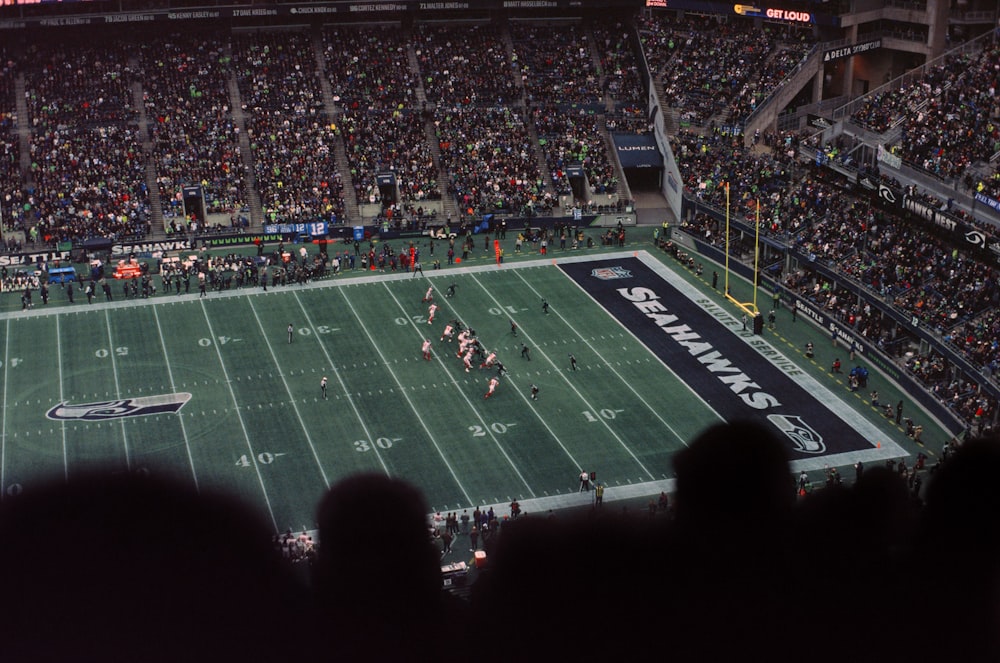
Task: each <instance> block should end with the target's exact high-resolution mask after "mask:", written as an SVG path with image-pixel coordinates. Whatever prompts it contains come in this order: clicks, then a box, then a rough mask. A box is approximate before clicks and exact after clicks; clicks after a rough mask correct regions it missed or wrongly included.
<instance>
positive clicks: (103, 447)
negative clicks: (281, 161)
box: [0, 254, 720, 531]
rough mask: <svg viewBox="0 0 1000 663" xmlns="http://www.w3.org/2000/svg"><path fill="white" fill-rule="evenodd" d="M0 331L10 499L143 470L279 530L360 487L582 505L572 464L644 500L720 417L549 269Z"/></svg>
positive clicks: (377, 284)
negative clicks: (489, 393) (398, 486)
mask: <svg viewBox="0 0 1000 663" xmlns="http://www.w3.org/2000/svg"><path fill="white" fill-rule="evenodd" d="M630 255H631V254H630ZM450 284H455V285H456V294H455V296H454V297H451V298H446V297H445V290H446V288H447V286H448V285H450ZM431 286H432V287H433V288H434V301H435V302H436V303H437V304H438V305H439V307H440V308H439V309H438V311H437V312H436V315H435V319H434V322H433V323H431V324H428V305H427V304H426V303H423V302H422V301H421V300H422V298H423V297H424V294H425V292H426V290H427V288H428V287H431ZM543 300H545V301H547V302H548V303H549V304H550V311H549V313H545V312H544V311H543V310H542V305H541V303H542V301H543ZM455 318H457V319H460V320H461V321H462V322H463V323H464V324H465V325H466V326H469V327H472V328H474V329H475V331H476V333H477V336H478V337H479V339H480V340H481V341H482V342H483V343H484V345H485V346H486V347H487V348H488V349H491V350H495V351H496V352H497V355H498V358H499V359H500V360H501V361H502V362H503V363H504V365H505V366H506V368H507V371H508V374H507V376H505V377H504V378H503V379H502V380H501V383H500V385H499V387H498V388H497V390H496V393H495V395H494V396H493V397H492V398H490V399H484V394H485V393H486V390H487V386H488V381H489V378H490V377H491V376H493V375H495V374H496V371H495V370H492V369H479V368H478V367H477V368H474V369H473V370H472V371H470V372H466V370H465V369H464V367H463V365H462V361H461V360H460V359H458V358H457V357H456V355H455V348H456V346H457V342H455V341H452V342H449V341H441V340H440V336H441V333H442V330H443V327H444V324H445V323H446V322H447V321H449V320H451V319H455ZM512 320H513V321H515V322H516V323H517V325H518V328H517V335H516V336H514V335H513V334H512V332H511V321H512ZM289 324H290V325H291V326H292V334H291V341H289V334H288V332H287V328H288V326H289ZM0 335H2V341H0V342H2V352H3V355H2V360H3V370H2V374H0V379H2V382H3V394H4V396H3V410H2V411H3V417H2V422H0V426H2V434H3V445H2V455H0V491H2V494H3V495H4V497H5V499H10V498H11V497H15V496H17V495H19V494H22V493H27V492H28V491H31V490H32V489H33V487H34V486H37V485H40V484H41V483H42V482H44V481H45V480H47V479H55V480H57V481H64V480H69V481H72V479H73V477H74V475H80V474H82V473H85V472H101V473H123V472H140V473H150V474H153V475H157V476H169V477H173V478H175V479H176V480H178V481H181V482H186V483H189V484H190V485H192V486H196V487H197V488H199V489H200V490H221V491H225V492H228V493H234V494H236V495H238V496H240V497H241V498H242V499H243V500H245V501H246V502H248V503H250V504H252V505H254V506H255V507H257V508H259V509H260V510H261V512H262V513H264V514H265V515H266V517H268V518H269V519H270V520H271V522H272V524H273V526H274V528H275V530H276V531H283V530H285V529H287V528H291V529H293V530H297V529H302V528H308V529H312V528H313V527H314V525H315V519H314V511H315V508H316V506H317V504H318V502H319V500H320V497H321V495H322V493H323V492H324V491H325V490H326V489H327V488H328V487H329V486H330V485H332V484H334V483H335V482H337V481H338V480H339V479H341V478H343V477H345V476H348V475H351V474H355V473H359V472H376V473H384V474H388V475H392V476H398V477H402V478H405V479H407V480H409V481H411V482H412V483H414V484H416V485H417V486H419V487H420V488H421V489H422V490H423V492H424V494H425V495H426V498H427V501H428V503H429V505H430V506H431V508H432V510H435V511H438V510H440V511H449V510H456V509H462V508H466V507H470V508H471V507H472V506H473V505H486V504H489V505H505V504H507V503H509V502H510V501H511V500H513V499H517V500H519V501H520V502H521V503H522V504H523V505H527V506H526V510H529V511H535V512H537V511H539V510H542V509H550V508H560V507H564V506H574V505H579V504H583V503H586V502H585V501H584V500H587V498H588V496H587V495H580V494H579V493H578V488H579V482H578V477H579V475H580V472H581V470H583V471H588V472H590V471H594V472H596V473H597V478H598V479H599V480H600V481H602V482H603V483H604V484H605V485H606V486H608V491H609V493H611V492H612V491H618V494H619V495H635V496H641V495H655V494H657V493H658V492H659V491H660V490H664V489H669V487H670V485H671V483H672V482H671V480H670V477H671V475H672V472H671V461H670V459H671V456H672V455H673V454H674V453H675V452H676V451H677V450H678V449H680V448H682V447H683V446H684V443H685V442H687V441H690V440H692V439H693V438H694V437H695V436H696V435H697V434H698V433H699V432H701V431H702V430H703V429H704V428H705V427H706V426H708V425H711V424H713V423H716V422H718V421H719V420H720V419H719V417H718V415H717V414H715V412H714V411H713V410H712V409H711V408H710V407H709V406H708V405H707V404H706V403H705V402H704V401H703V400H702V398H701V397H699V395H698V394H697V393H695V391H694V390H693V389H692V388H690V387H689V386H687V385H686V384H685V383H683V382H681V380H680V379H679V378H678V377H677V375H675V374H674V372H672V371H671V370H669V369H668V368H667V367H666V366H664V364H663V363H662V362H660V361H659V360H658V359H657V358H656V356H654V355H653V354H652V353H650V351H649V350H648V349H647V348H646V347H645V346H644V345H642V344H641V343H640V341H639V340H638V339H637V338H636V337H635V336H633V335H632V334H631V333H630V332H629V330H627V329H626V328H625V327H624V326H623V325H622V324H620V323H619V322H618V321H616V320H615V319H614V318H612V317H611V316H610V315H609V314H608V313H607V312H606V311H605V310H604V309H603V308H601V307H600V306H598V305H597V304H596V303H595V301H594V300H593V299H591V298H590V297H589V296H588V294H587V293H586V292H584V291H583V290H582V289H581V288H580V287H579V286H578V285H576V284H575V283H574V282H573V281H572V280H571V279H569V278H567V277H566V275H565V274H564V273H563V272H562V271H561V270H560V269H558V268H557V267H555V266H553V265H552V264H551V261H548V260H546V261H534V262H521V263H516V264H511V265H505V266H504V267H503V268H497V267H496V266H494V265H490V264H486V265H481V266H474V267H459V268H451V269H447V270H441V271H433V272H432V271H429V272H428V273H427V275H426V276H424V277H421V276H417V277H412V276H410V275H408V274H375V275H368V276H353V277H350V278H345V277H336V278H333V279H329V280H324V281H320V282H316V283H311V284H308V285H305V286H289V287H285V288H277V289H274V288H272V289H270V290H269V291H267V292H263V291H261V290H260V289H254V290H240V291H228V292H223V293H209V295H208V296H207V297H205V298H199V297H198V295H197V294H196V293H193V294H190V295H172V296H171V295H158V296H156V297H154V298H151V299H148V300H130V301H114V302H110V303H108V302H99V301H97V300H95V303H94V304H93V305H87V304H86V303H80V302H78V303H77V304H75V305H74V306H72V307H66V306H63V307H59V308H52V309H43V308H35V309H34V310H32V311H28V312H20V311H17V312H12V313H6V314H3V317H0ZM424 339H430V340H431V341H432V345H433V350H432V359H431V360H430V361H427V360H425V359H424V358H423V357H422V354H421V344H422V342H423V340H424ZM522 343H524V344H526V345H527V346H529V347H530V357H531V358H530V360H528V359H526V358H523V357H522V356H521V347H522V346H521V344H522ZM570 353H572V354H573V355H574V356H575V357H576V359H577V360H578V370H576V371H573V370H571V366H570V361H569V357H568V355H569V354H570ZM324 376H326V377H327V378H328V380H329V386H328V393H327V398H326V399H325V400H324V398H323V396H322V393H321V389H320V381H321V378H322V377H324ZM531 384H535V385H537V386H538V388H539V398H538V400H537V401H536V400H532V399H531V397H530V385H531Z"/></svg>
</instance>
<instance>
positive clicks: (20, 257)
mask: <svg viewBox="0 0 1000 663" xmlns="http://www.w3.org/2000/svg"><path fill="white" fill-rule="evenodd" d="M39 259H41V260H43V261H46V262H48V261H51V260H66V261H68V260H69V259H70V252H69V251H39V252H38V253H13V254H7V255H2V256H0V266H3V267H8V266H15V265H34V264H36V263H37V262H38V260H39Z"/></svg>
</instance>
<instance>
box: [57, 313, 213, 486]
mask: <svg viewBox="0 0 1000 663" xmlns="http://www.w3.org/2000/svg"><path fill="white" fill-rule="evenodd" d="M153 318H155V319H156V331H157V333H159V335H160V347H161V348H163V365H164V366H166V367H167V377H168V378H169V379H170V390H171V391H173V392H174V393H177V385H176V383H174V371H173V369H172V368H171V367H170V356H169V355H168V354H167V339H166V338H164V336H163V326H162V325H160V314H159V308H157V307H155V306H154V307H153ZM59 370H60V371H62V365H61V364H60V367H59ZM60 400H62V399H61V398H60ZM177 421H179V422H180V424H181V434H183V435H184V448H185V449H187V457H188V464H189V465H190V466H191V477H192V478H193V479H194V489H195V490H196V491H199V492H200V491H201V487H200V486H199V485H198V472H197V471H195V467H194V454H192V453H191V441H190V440H189V439H188V434H187V426H185V425H184V413H183V412H178V413H177Z"/></svg>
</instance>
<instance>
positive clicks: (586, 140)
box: [531, 106, 618, 194]
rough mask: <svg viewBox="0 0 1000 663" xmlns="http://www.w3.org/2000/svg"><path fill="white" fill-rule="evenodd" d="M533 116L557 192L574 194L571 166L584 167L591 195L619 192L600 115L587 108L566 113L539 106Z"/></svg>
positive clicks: (533, 111)
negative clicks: (568, 172)
mask: <svg viewBox="0 0 1000 663" xmlns="http://www.w3.org/2000/svg"><path fill="white" fill-rule="evenodd" d="M531 116H532V120H533V121H534V123H535V131H536V133H537V135H538V142H539V144H541V146H542V153H543V154H544V155H545V162H546V165H547V166H548V168H549V173H550V174H551V176H552V182H553V184H554V186H555V188H556V192H557V193H560V194H566V193H570V184H569V176H568V175H567V172H566V171H567V168H568V167H569V166H571V165H579V166H580V167H582V168H583V172H584V175H585V176H586V178H587V184H588V186H590V189H591V193H615V192H616V191H618V177H617V175H615V168H614V165H613V164H612V163H611V159H610V157H609V155H608V146H607V144H606V143H605V142H604V132H602V131H601V129H600V127H601V121H600V119H599V118H598V116H597V115H596V114H594V113H591V112H588V111H586V110H584V109H577V110H567V111H565V112H563V111H560V110H559V109H557V108H555V107H552V106H538V107H535V108H534V109H532V111H531Z"/></svg>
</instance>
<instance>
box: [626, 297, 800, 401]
mask: <svg viewBox="0 0 1000 663" xmlns="http://www.w3.org/2000/svg"><path fill="white" fill-rule="evenodd" d="M618 294H620V295H621V296H622V297H624V298H625V299H626V300H628V301H630V302H632V303H633V304H635V307H636V308H637V309H638V310H640V311H642V312H643V313H644V314H645V315H646V317H647V318H649V319H650V320H652V321H653V322H654V323H655V324H656V325H657V326H658V327H659V328H660V331H662V332H663V333H665V334H667V335H668V336H670V337H671V338H672V339H674V340H675V341H676V342H677V343H678V344H679V345H681V346H683V347H684V348H686V349H687V351H688V352H689V353H691V356H693V357H696V358H697V359H698V361H699V362H700V363H701V364H702V365H703V366H704V367H705V368H706V369H708V371H709V372H710V373H713V374H715V376H716V377H717V378H718V379H719V381H720V382H722V383H723V384H725V385H726V386H728V387H729V389H731V390H732V391H733V393H735V394H737V395H738V396H739V398H740V400H741V401H743V402H744V403H745V404H746V405H748V406H750V407H752V408H754V409H755V410H766V409H768V408H773V407H780V406H781V402H780V401H779V400H778V399H777V398H776V397H775V396H773V395H772V394H769V393H767V392H766V391H763V390H762V388H761V386H760V385H759V384H757V383H756V382H754V381H753V379H751V378H750V377H749V376H748V375H747V374H746V373H745V372H743V370H742V369H740V368H738V367H736V366H733V365H732V362H730V361H729V360H728V359H726V358H725V357H723V356H722V354H721V353H720V352H719V351H718V350H716V349H715V348H713V347H712V345H711V343H708V342H707V341H705V340H704V339H703V338H702V337H701V336H700V335H699V334H698V333H697V332H695V331H693V330H692V329H691V328H690V327H689V326H687V325H685V324H679V325H678V324H675V323H677V322H678V317H677V316H676V315H673V314H671V313H669V312H668V310H667V308H666V307H665V306H664V305H663V304H661V303H660V301H659V300H660V296H659V295H657V294H656V293H655V292H654V291H653V290H651V289H649V288H619V289H618Z"/></svg>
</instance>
